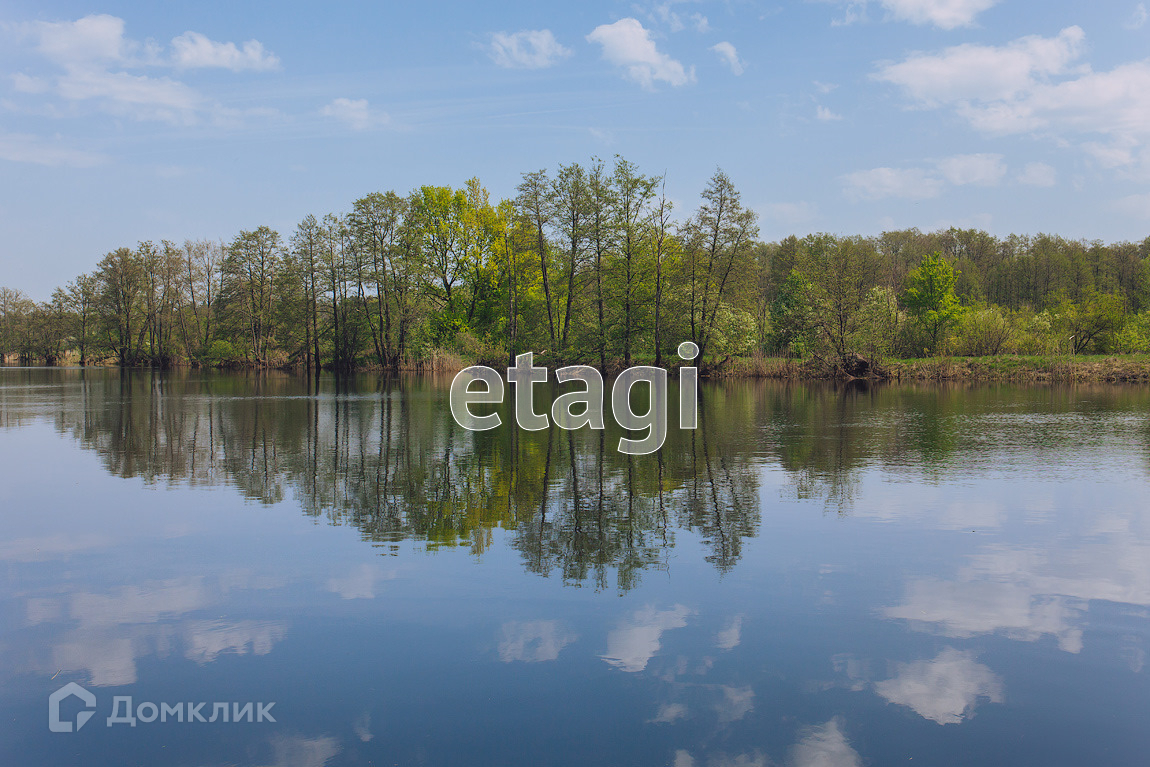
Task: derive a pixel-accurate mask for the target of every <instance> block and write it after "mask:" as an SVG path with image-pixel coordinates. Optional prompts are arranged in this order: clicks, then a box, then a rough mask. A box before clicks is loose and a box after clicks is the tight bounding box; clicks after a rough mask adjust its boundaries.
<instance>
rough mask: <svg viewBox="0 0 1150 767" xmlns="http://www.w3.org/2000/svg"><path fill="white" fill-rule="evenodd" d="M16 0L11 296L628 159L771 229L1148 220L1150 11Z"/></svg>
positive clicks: (1104, 226) (1004, 5)
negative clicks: (377, 197)
mask: <svg viewBox="0 0 1150 767" xmlns="http://www.w3.org/2000/svg"><path fill="white" fill-rule="evenodd" d="M90 3H91V0H88V2H84V3H73V2H43V1H42V0H41V1H40V2H31V1H30V0H6V2H4V3H2V4H0V233H2V235H3V236H2V237H0V285H4V286H8V287H15V288H19V289H21V290H23V291H25V292H26V293H28V294H29V295H30V296H31V297H33V298H36V299H39V300H43V299H46V298H47V297H48V295H49V294H50V293H51V290H52V289H53V288H54V287H56V286H57V285H62V284H63V283H64V282H66V281H68V280H70V279H72V278H74V277H75V276H76V275H78V274H80V273H83V272H86V271H90V270H91V269H92V268H93V267H94V266H95V264H96V262H97V261H98V260H99V259H100V258H101V257H102V255H103V254H104V253H106V252H108V251H110V250H113V249H115V248H117V247H121V246H134V245H135V243H136V242H137V241H140V240H147V239H151V240H155V241H159V240H161V239H169V240H173V241H176V242H182V241H183V240H185V239H187V238H192V239H200V238H207V239H223V240H229V239H231V238H232V237H234V236H235V235H236V234H237V233H238V232H239V231H241V230H245V229H248V230H250V229H254V228H256V227H258V226H260V225H265V224H266V225H268V226H271V227H273V228H275V229H277V230H279V231H280V232H281V233H282V234H283V235H284V236H285V237H286V236H287V235H289V234H290V233H291V231H292V230H294V228H295V226H296V224H297V223H298V222H299V221H300V220H301V219H302V218H303V217H304V216H306V215H308V214H309V213H311V214H315V215H317V216H321V215H323V214H324V213H329V212H333V213H339V212H344V211H347V210H348V209H349V208H350V206H351V203H352V201H353V200H355V199H356V198H358V197H361V196H363V195H365V194H367V193H369V192H373V191H386V190H389V189H394V190H396V191H398V192H401V193H403V192H406V191H409V190H411V189H413V188H416V187H418V186H421V185H424V184H436V185H439V184H447V185H451V186H461V185H462V184H463V183H464V182H465V181H466V180H467V179H468V178H471V177H472V176H478V177H479V179H480V180H481V181H482V182H483V183H484V185H485V186H486V187H487V188H488V189H489V190H490V192H491V196H492V198H493V200H498V199H501V198H504V197H510V196H513V195H514V194H515V186H516V184H517V183H518V182H519V180H520V175H521V174H522V173H525V172H529V171H534V170H538V169H543V168H546V169H549V170H554V169H555V168H556V166H557V165H559V164H560V163H564V164H565V163H571V162H577V161H578V162H586V161H588V160H589V159H590V158H592V157H600V158H603V159H605V160H607V161H608V162H610V161H611V159H612V158H613V157H614V156H615V155H621V156H623V157H625V158H627V159H628V160H630V161H632V162H634V163H636V164H637V165H638V166H639V168H640V170H641V171H642V172H644V173H647V174H649V175H665V176H666V189H667V193H668V196H669V197H670V198H671V199H672V200H673V201H674V202H675V205H676V214H677V215H678V216H679V217H681V218H685V217H686V216H687V215H689V214H690V213H691V212H692V211H693V210H694V209H695V208H696V207H697V205H698V202H699V193H700V192H701V191H702V189H703V188H704V187H705V185H706V183H707V180H708V179H709V178H710V177H711V175H712V174H713V173H714V172H715V169H716V168H722V169H723V170H724V171H725V172H726V173H727V174H728V175H729V176H730V177H731V178H732V180H733V181H734V183H735V185H736V187H737V188H738V189H739V190H740V192H741V193H742V200H743V203H744V205H746V206H747V207H749V208H751V209H753V210H754V211H755V212H756V213H758V215H759V226H760V232H761V238H762V239H763V240H765V241H772V240H779V239H781V238H782V237H786V236H787V235H789V234H798V235H800V236H801V235H803V234H807V233H809V232H831V233H835V234H864V235H874V234H879V233H881V232H882V231H885V230H889V229H901V228H907V227H918V228H920V229H923V230H928V231H929V230H934V229H939V228H946V227H950V226H959V227H963V228H968V227H974V228H980V229H985V230H987V231H989V232H991V233H993V234H996V235H1000V236H1002V235H1006V234H1010V233H1019V234H1036V233H1038V232H1049V233H1056V234H1061V235H1063V236H1066V237H1071V238H1075V239H1079V238H1084V239H1089V240H1093V239H1101V240H1105V241H1108V242H1113V241H1120V240H1141V239H1143V238H1144V237H1146V236H1147V235H1148V234H1150V7H1148V6H1150V0H1146V2H1132V1H1131V0H1108V1H1105V2H1096V3H1085V2H1081V1H1080V0H1079V1H1078V2H1067V1H1065V0H1046V1H1045V2H1033V1H1023V0H794V1H791V0H787V1H785V2H770V1H763V2H760V1H759V0H745V1H743V0H728V1H727V2H705V1H698V2H692V1H689V0H678V1H672V2H613V1H600V0H586V1H585V2H580V3H565V4H562V5H554V6H550V5H548V4H544V3H526V2H503V3H500V4H497V5H495V4H481V3H474V2H461V1H460V0H455V1H454V2H440V1H438V0H426V1H425V2H419V3H411V2H403V3H399V2H376V3H352V2H346V3H324V4H303V3H294V2H284V1H281V2H276V3H244V4H240V3H235V2H227V3H223V2H199V3H194V4H191V3H189V4H183V5H175V4H167V3H164V4H161V3H144V2H111V1H108V2H100V3H98V4H90Z"/></svg>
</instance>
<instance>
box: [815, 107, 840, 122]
mask: <svg viewBox="0 0 1150 767" xmlns="http://www.w3.org/2000/svg"><path fill="white" fill-rule="evenodd" d="M815 117H817V118H818V119H820V120H822V121H824V122H833V121H835V120H841V119H843V116H842V115H840V114H839V113H838V112H832V111H831V110H829V109H827V108H826V107H824V106H823V105H822V104H819V106H818V108H817V109H815Z"/></svg>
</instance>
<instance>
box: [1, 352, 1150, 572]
mask: <svg viewBox="0 0 1150 767" xmlns="http://www.w3.org/2000/svg"><path fill="white" fill-rule="evenodd" d="M448 384H449V379H434V378H429V377H417V376H410V377H405V376H400V377H392V378H380V377H376V376H367V375H362V376H354V377H347V378H332V377H325V378H319V379H315V378H305V377H298V376H293V375H289V374H280V373H274V372H270V373H269V372H265V373H239V374H218V373H211V372H203V373H201V372H194V371H176V372H166V373H161V372H156V371H127V370H124V371H121V370H104V369H87V370H69V369H57V370H6V371H4V378H3V380H2V385H0V412H2V413H3V423H4V424H6V425H7V426H19V425H21V424H22V423H23V422H25V421H26V420H27V419H30V418H43V417H45V416H47V417H50V418H53V419H55V422H56V424H57V427H58V428H59V429H61V430H62V431H65V432H67V433H70V434H72V435H73V436H74V437H75V438H76V439H77V440H79V441H80V443H81V444H83V445H84V446H85V447H88V448H90V449H93V450H95V451H96V452H97V453H98V454H99V455H100V456H101V458H102V460H103V461H104V464H105V466H106V467H107V470H108V471H109V472H111V473H113V474H115V475H117V476H121V477H140V478H143V479H144V480H145V481H146V482H149V483H171V484H184V483H186V484H193V485H223V484H227V485H231V486H233V487H235V488H236V489H237V490H238V491H239V492H240V493H242V494H243V496H244V497H246V498H248V499H250V500H252V501H256V502H260V503H276V502H279V501H282V500H285V499H288V498H291V499H292V500H293V502H295V503H298V504H299V506H300V507H301V508H302V509H303V511H304V513H306V514H308V515H310V516H312V517H315V518H317V519H324V520H327V521H328V522H330V523H332V524H340V525H351V526H354V527H355V528H356V529H358V530H359V531H360V533H361V534H362V536H363V538H364V540H366V541H370V542H372V543H374V544H376V545H378V546H380V548H381V550H382V551H384V552H388V551H390V552H395V551H397V549H398V544H399V542H401V541H404V540H418V541H421V542H423V545H424V546H426V547H427V548H429V549H435V548H439V547H456V546H463V547H466V548H468V549H469V550H470V551H472V552H474V553H476V554H481V553H483V552H484V551H485V550H486V549H487V548H488V547H489V546H491V545H492V543H493V541H494V540H495V538H496V536H497V535H499V534H500V533H499V531H505V532H504V534H505V535H506V536H507V539H508V541H509V542H510V544H511V545H512V546H513V547H514V549H515V550H516V551H518V552H519V554H520V556H521V557H522V561H523V564H524V567H525V568H526V569H527V570H529V571H530V572H533V573H538V574H540V575H552V574H554V575H556V576H557V577H559V578H560V579H561V580H562V581H563V582H565V583H569V584H587V585H591V586H593V587H594V588H597V589H606V588H612V587H613V588H617V589H618V590H620V591H627V590H628V589H631V588H633V587H634V586H635V585H636V584H637V583H638V582H639V579H640V577H641V574H642V572H643V571H644V570H651V569H655V570H659V569H665V568H667V566H668V559H669V551H670V549H671V548H672V547H673V546H674V545H675V539H676V535H677V534H679V533H681V532H682V531H690V532H691V533H692V534H693V535H696V536H698V537H700V538H701V539H702V540H703V541H705V545H706V546H707V549H708V552H707V555H706V559H707V561H709V562H711V563H712V564H713V565H714V566H715V567H716V568H717V569H719V570H720V571H724V572H725V571H727V570H729V569H731V568H732V567H734V566H735V565H736V563H737V562H738V561H739V559H740V557H741V556H742V551H743V543H744V541H745V540H746V539H747V538H750V537H754V536H756V535H757V534H758V530H759V526H760V522H761V515H762V513H763V512H762V509H767V510H768V511H769V510H770V509H771V508H772V504H773V503H774V502H776V500H777V499H776V500H772V499H771V498H769V497H767V496H766V494H763V493H761V492H760V486H761V479H762V477H763V475H764V472H769V471H770V469H771V468H773V467H778V468H781V469H782V471H783V472H784V474H785V477H786V480H785V482H784V483H783V498H782V500H795V499H800V500H801V499H816V500H820V499H821V500H822V501H823V502H824V503H825V504H826V507H827V508H829V509H833V510H835V511H837V512H838V513H841V514H847V513H850V512H851V511H852V510H853V507H854V504H855V498H856V496H857V495H858V488H859V486H860V483H861V482H862V481H863V478H864V477H865V476H866V473H867V472H868V471H873V470H881V471H883V472H885V473H887V474H888V475H898V474H912V475H913V477H914V478H915V479H916V480H917V481H926V482H932V481H938V480H939V479H940V478H941V477H942V476H943V475H944V474H946V473H948V472H955V471H959V472H961V471H964V470H971V469H974V470H982V469H984V468H985V467H986V466H988V465H997V464H999V463H1002V462H1003V461H1004V460H1006V459H1008V458H1009V456H1010V455H1011V454H1012V453H1017V452H1018V451H1025V452H1027V453H1030V454H1031V455H1037V456H1038V458H1039V460H1041V459H1042V456H1043V454H1045V453H1053V451H1067V450H1098V449H1104V447H1105V446H1104V445H1102V444H1100V443H1099V441H1100V440H1101V441H1103V442H1104V441H1106V440H1117V441H1122V442H1124V443H1125V444H1129V442H1130V441H1132V440H1133V441H1142V442H1145V441H1146V434H1145V429H1144V422H1143V421H1142V420H1137V419H1133V418H1131V419H1129V420H1128V421H1115V420H1114V419H1113V418H1112V417H1109V416H1108V415H1107V414H1108V413H1110V412H1111V411H1114V410H1124V411H1129V412H1132V413H1141V412H1144V410H1145V405H1146V400H1147V394H1146V393H1145V392H1144V391H1142V390H1141V389H1136V388H1127V389H1121V388H1116V387H1101V386H1099V387H1085V386H1082V387H1075V388H1066V389H1059V388H1055V387H1049V388H1045V389H1025V388H1011V387H972V386H949V387H947V386H939V385H921V384H920V385H910V386H878V387H867V386H862V387H841V386H840V387H835V386H830V385H810V384H796V383H785V382H775V381H725V382H717V383H709V384H707V385H705V386H703V387H702V388H701V390H700V392H701V394H700V396H701V402H700V410H699V428H698V429H696V430H691V431H684V430H679V429H677V428H671V429H670V430H669V434H668V439H667V441H666V443H665V445H664V446H663V448H662V449H661V450H659V451H658V452H657V453H654V454H652V455H647V456H629V455H625V454H622V453H620V452H619V451H618V450H617V446H618V440H619V438H620V437H621V436H623V435H624V432H623V431H622V430H621V429H620V428H619V427H617V426H616V425H615V424H614V423H613V421H612V419H610V418H609V417H608V419H607V420H608V428H607V429H606V430H601V431H596V430H591V429H587V428H584V429H580V430H577V431H572V432H568V431H564V430H561V429H558V428H555V427H553V428H550V429H545V430H542V431H537V432H528V431H523V430H520V429H518V428H516V427H514V426H513V425H512V424H513V421H514V418H513V407H514V403H513V401H512V399H511V397H509V398H508V401H507V402H505V403H504V404H503V405H502V406H500V407H501V408H502V409H501V411H500V412H501V415H502V417H503V421H504V426H502V427H500V428H497V429H493V430H491V431H485V432H468V431H465V430H463V429H461V428H460V427H458V426H457V425H456V424H455V422H454V420H453V419H452V417H451V413H450V408H449V406H448V402H447V386H448ZM540 388H542V387H540ZM556 391H557V389H554V388H553V389H552V390H551V396H552V397H553V396H554V395H555V393H556ZM540 393H541V392H537V395H536V397H537V399H539V400H541V401H539V402H538V407H539V409H542V408H543V407H544V406H545V404H546V403H547V402H548V398H547V397H546V396H543V397H542V398H540V396H539V394H540ZM1084 394H1085V395H1088V397H1089V399H1090V401H1091V403H1092V405H1093V408H1094V409H1093V410H1091V409H1083V406H1082V399H1083V395H1084ZM677 396H678V392H677V391H676V390H675V387H674V386H672V390H671V392H670V397H669V401H671V402H675V401H676V398H677ZM1065 414H1071V415H1070V417H1061V416H1063V415H1065ZM1101 418H1109V420H1107V421H1106V423H1107V424H1108V426H1107V427H1106V428H1097V426H1098V424H1092V423H1089V422H1090V421H1091V419H1101ZM1123 424H1128V427H1129V428H1127V427H1126V426H1125V425H1123ZM1119 427H1121V428H1119ZM788 496H789V498H788Z"/></svg>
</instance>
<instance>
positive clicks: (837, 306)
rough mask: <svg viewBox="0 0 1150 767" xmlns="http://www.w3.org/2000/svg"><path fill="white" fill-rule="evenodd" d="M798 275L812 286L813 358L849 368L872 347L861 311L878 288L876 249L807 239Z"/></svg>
mask: <svg viewBox="0 0 1150 767" xmlns="http://www.w3.org/2000/svg"><path fill="white" fill-rule="evenodd" d="M798 263H799V271H800V272H801V273H802V275H803V276H804V277H805V278H806V279H807V280H808V281H809V282H810V290H809V292H808V295H809V296H810V302H811V324H812V340H813V341H814V342H815V346H816V350H815V353H816V354H818V355H820V356H821V355H830V356H832V357H834V359H832V360H830V361H828V362H829V364H830V365H832V366H840V367H841V366H843V365H846V364H848V363H849V358H850V356H851V355H852V354H856V353H858V352H859V350H860V349H864V348H865V347H866V346H867V345H868V344H867V340H868V339H864V338H862V336H861V334H862V331H863V329H864V327H865V326H866V322H865V320H866V317H865V316H864V313H863V309H864V308H865V307H866V306H867V305H868V303H869V301H870V298H871V289H872V288H874V287H875V286H876V285H878V282H879V272H880V264H881V262H880V259H879V257H878V253H877V252H876V251H875V248H874V244H873V243H871V242H869V241H867V240H865V239H863V238H861V237H833V236H831V235H828V234H819V235H809V236H808V237H806V238H804V239H803V242H802V247H801V248H800V253H799V255H798Z"/></svg>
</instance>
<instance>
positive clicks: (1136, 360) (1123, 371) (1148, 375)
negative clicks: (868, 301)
mask: <svg viewBox="0 0 1150 767" xmlns="http://www.w3.org/2000/svg"><path fill="white" fill-rule="evenodd" d="M857 359H858V360H860V365H863V366H864V367H866V370H865V372H863V371H861V370H856V371H855V373H856V374H855V375H844V374H843V373H842V372H841V371H835V370H833V369H832V368H830V367H829V366H828V365H827V364H825V363H824V362H822V361H819V360H815V359H795V358H785V357H767V356H763V355H753V356H747V357H729V358H726V359H724V360H722V361H721V362H712V363H710V364H703V365H701V366H700V368H701V370H700V373H701V374H702V376H703V377H704V378H771V379H777V380H790V381H825V380H832V379H836V378H838V379H842V378H848V379H850V378H856V379H858V378H861V379H869V380H879V381H989V382H995V381H1003V382H1017V383H1043V382H1076V381H1093V382H1110V383H1120V382H1121V383H1150V354H1121V355H1054V356H1019V355H1006V354H1004V355H999V356H995V357H932V358H925V359H901V360H900V359H892V360H880V361H868V360H864V359H863V358H862V357H858V358H857ZM76 364H77V361H76V360H69V359H65V360H64V361H63V365H64V366H74V365H76ZM472 364H486V365H489V366H491V367H495V368H497V369H500V368H501V367H502V365H503V363H495V362H494V361H491V360H486V361H483V362H480V363H476V362H475V361H473V360H467V359H465V358H464V357H462V356H461V355H459V354H456V353H454V352H449V351H444V350H440V349H436V350H433V352H432V353H431V354H430V355H428V358H427V359H425V360H421V361H419V362H415V363H409V364H405V365H403V366H401V367H400V368H399V370H398V371H396V372H402V373H425V374H436V375H452V374H454V373H456V372H458V371H459V370H462V369H463V368H465V367H467V366H468V365H472ZM535 364H536V365H542V366H545V367H548V368H552V369H554V368H558V367H562V366H564V365H565V364H574V363H567V362H563V361H559V360H553V359H549V358H547V357H546V355H543V356H541V357H536V359H535ZM634 364H636V365H643V364H650V360H638V359H637V360H635V361H634ZM90 366H91V367H114V366H115V363H114V362H101V363H94V364H92V365H90ZM172 367H177V368H179V367H195V366H194V365H189V364H178V365H174V366H172ZM203 367H206V368H211V369H221V370H259V369H265V370H266V369H278V370H286V371H292V370H295V371H300V372H302V370H301V368H300V366H298V365H284V366H273V367H271V368H268V367H264V366H260V365H255V364H251V363H246V362H233V363H230V364H224V365H211V366H203ZM674 367H678V366H674ZM623 369H624V366H623V364H622V362H621V361H617V360H612V361H609V362H608V365H607V371H606V372H607V375H608V376H610V375H616V374H618V373H620V372H621V371H622V370H623ZM347 372H355V373H372V372H376V373H385V372H386V371H385V370H384V369H383V368H380V367H378V366H372V365H366V366H362V367H359V368H356V369H355V370H353V371H347ZM674 374H675V373H674V368H673V367H672V375H674Z"/></svg>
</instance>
